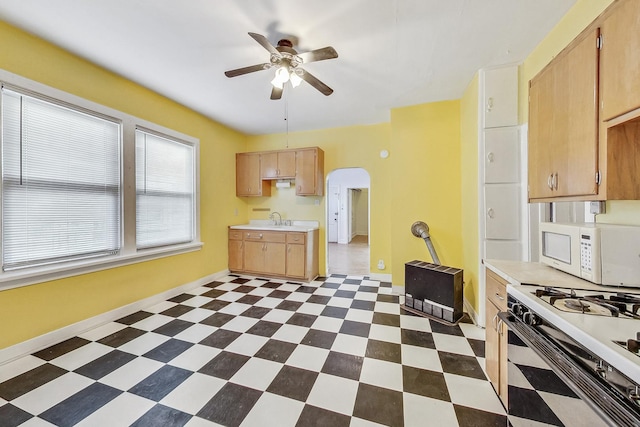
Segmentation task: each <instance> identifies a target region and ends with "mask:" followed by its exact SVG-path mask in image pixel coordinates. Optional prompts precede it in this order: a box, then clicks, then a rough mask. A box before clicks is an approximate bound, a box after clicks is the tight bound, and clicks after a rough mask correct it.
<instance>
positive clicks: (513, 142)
mask: <svg viewBox="0 0 640 427" xmlns="http://www.w3.org/2000/svg"><path fill="white" fill-rule="evenodd" d="M479 96H480V102H479V110H480V111H479V112H478V114H479V123H480V129H479V147H478V157H479V167H478V171H479V175H480V176H479V177H478V178H479V179H478V182H479V189H478V196H479V200H478V202H479V203H478V204H479V213H478V224H479V227H478V228H479V244H480V248H479V252H480V259H485V258H494V259H507V260H523V259H526V257H528V250H527V249H526V248H527V245H528V242H527V241H526V240H527V237H526V236H527V228H528V226H527V218H528V208H527V203H526V199H525V195H526V191H525V190H526V188H525V185H526V173H525V172H526V170H524V169H525V168H526V159H525V157H524V156H526V149H524V147H523V145H524V141H523V140H522V136H523V133H522V132H521V129H520V127H519V126H518V66H517V65H510V66H504V67H499V68H491V69H485V70H481V71H480V93H479ZM524 135H526V132H525V133H524ZM479 271H480V275H479V280H480V289H481V292H480V293H481V295H480V301H484V296H485V283H484V279H485V274H484V266H483V265H482V264H481V265H480V268H479ZM481 310H482V311H483V310H484V307H482V308H481ZM477 320H478V322H479V323H483V321H484V312H481V313H478V318H477Z"/></svg>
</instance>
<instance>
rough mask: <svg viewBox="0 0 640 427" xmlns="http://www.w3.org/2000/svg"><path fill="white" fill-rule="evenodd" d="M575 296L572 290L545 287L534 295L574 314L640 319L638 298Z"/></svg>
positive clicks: (624, 296)
mask: <svg viewBox="0 0 640 427" xmlns="http://www.w3.org/2000/svg"><path fill="white" fill-rule="evenodd" d="M580 292H581V295H580V296H579V295H577V293H576V290H574V289H558V288H554V287H551V286H546V287H544V288H542V289H536V290H535V295H536V296H537V297H538V298H541V299H543V300H544V301H546V302H548V303H549V304H551V305H552V306H554V307H556V308H558V309H560V310H564V311H569V312H571V311H573V312H575V313H584V314H590V315H594V314H595V315H599V316H611V317H619V316H621V315H622V316H624V317H628V318H632V319H640V314H639V312H640V296H638V295H633V294H628V293H622V292H618V293H607V294H606V296H605V295H599V294H591V295H585V293H583V291H580Z"/></svg>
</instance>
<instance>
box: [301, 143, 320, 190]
mask: <svg viewBox="0 0 640 427" xmlns="http://www.w3.org/2000/svg"><path fill="white" fill-rule="evenodd" d="M323 193H324V152H323V151H322V150H321V149H319V148H317V147H314V148H304V149H299V150H297V151H296V195H298V196H322V195H323Z"/></svg>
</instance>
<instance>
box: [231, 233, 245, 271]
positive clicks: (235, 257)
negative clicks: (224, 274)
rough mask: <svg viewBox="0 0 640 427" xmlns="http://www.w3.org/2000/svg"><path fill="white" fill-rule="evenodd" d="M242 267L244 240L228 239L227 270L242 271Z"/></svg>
mask: <svg viewBox="0 0 640 427" xmlns="http://www.w3.org/2000/svg"><path fill="white" fill-rule="evenodd" d="M243 269H244V242H243V241H242V240H229V270H230V271H242V270H243Z"/></svg>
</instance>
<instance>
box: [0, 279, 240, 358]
mask: <svg viewBox="0 0 640 427" xmlns="http://www.w3.org/2000/svg"><path fill="white" fill-rule="evenodd" d="M228 274H229V270H223V271H219V272H217V273H213V274H210V275H208V276H205V277H202V278H200V279H198V280H195V281H193V282H190V283H187V284H184V285H181V286H178V287H176V288H172V289H169V290H167V291H164V292H161V293H159V294H156V295H153V296H150V297H148V298H144V299H141V300H139V301H136V302H133V303H131V304H127V305H125V306H122V307H119V308H116V309H114V310H111V311H108V312H106V313H102V314H99V315H97V316H94V317H90V318H88V319H85V320H81V321H79V322H77V323H73V324H71V325H68V326H65V327H62V328H60V329H56V330H55V331H51V332H48V333H46V334H44V335H40V336H37V337H35V338H32V339H29V340H27V341H23V342H21V343H18V344H15V345H12V346H11V347H7V348H4V349H2V350H0V365H1V364H3V363H7V362H10V361H12V360H15V359H17V358H19V357H22V356H27V355H29V354H32V353H35V352H37V351H40V350H42V349H45V348H47V347H50V346H52V345H54V344H57V343H59V342H62V341H65V340H67V339H69V338H73V337H75V336H77V335H78V334H81V333H83V332H85V331H87V330H89V329H92V328H95V327H97V326H100V325H103V324H105V323H108V322H113V321H115V320H118V319H120V318H122V317H125V316H128V315H129V314H133V313H135V312H137V311H139V310H142V309H144V308H146V307H150V306H152V305H154V304H157V303H160V302H162V301H166V300H168V299H170V298H173V297H175V296H177V295H180V294H182V293H184V292H187V291H189V290H191V289H195V288H198V287H200V286H203V285H206V284H207V283H210V282H212V281H214V280H216V279H218V278H221V277H224V276H226V275H228Z"/></svg>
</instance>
